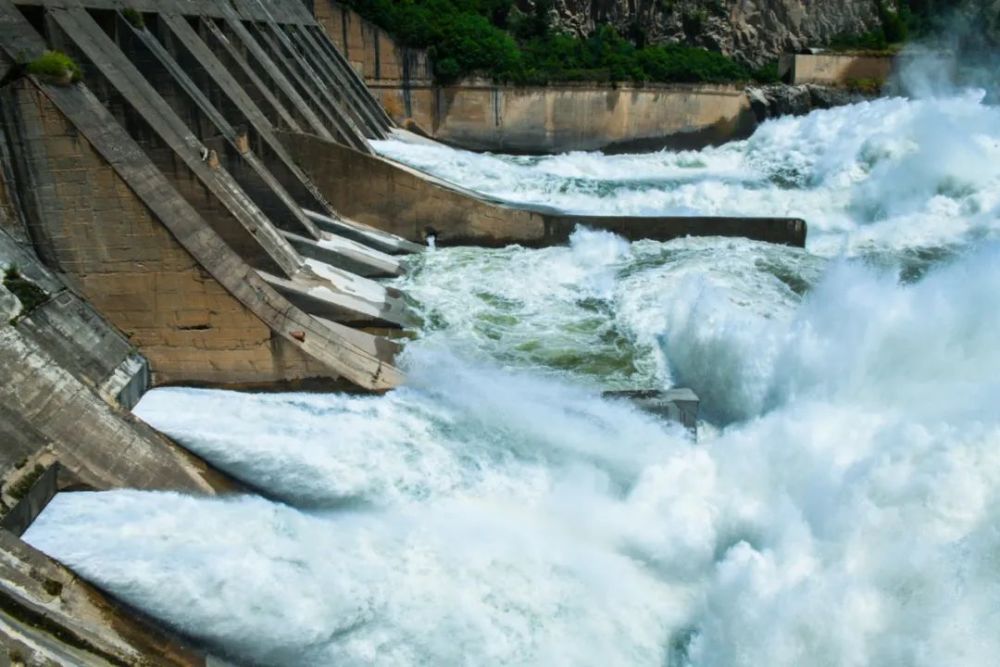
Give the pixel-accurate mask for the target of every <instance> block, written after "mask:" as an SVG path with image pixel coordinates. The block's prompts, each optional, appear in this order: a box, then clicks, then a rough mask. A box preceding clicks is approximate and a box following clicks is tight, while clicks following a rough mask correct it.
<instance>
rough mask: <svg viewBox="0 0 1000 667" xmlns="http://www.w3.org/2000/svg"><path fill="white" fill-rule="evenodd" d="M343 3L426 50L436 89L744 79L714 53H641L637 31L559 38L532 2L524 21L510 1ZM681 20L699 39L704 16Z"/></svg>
mask: <svg viewBox="0 0 1000 667" xmlns="http://www.w3.org/2000/svg"><path fill="white" fill-rule="evenodd" d="M347 1H348V4H349V5H351V6H352V7H354V8H355V9H356V10H357V11H358V12H359V13H361V14H362V15H363V16H365V17H367V18H368V19H369V20H371V21H373V22H375V23H376V24H378V25H380V26H381V27H383V28H385V29H386V30H388V31H389V32H392V33H393V34H394V35H395V36H396V38H397V39H398V40H399V41H400V42H402V43H403V44H406V45H408V46H413V47H419V48H427V49H429V52H430V55H431V57H432V59H433V60H434V63H435V65H434V75H435V78H436V79H437V80H438V82H440V83H451V82H453V81H456V80H458V79H460V78H461V77H463V76H468V75H469V74H472V73H475V72H482V73H484V74H487V75H489V76H491V77H493V78H494V79H495V80H498V81H507V82H511V83H515V84H545V83H549V82H554V81H607V82H612V83H614V82H620V81H635V82H644V81H655V82H691V83H695V82H699V81H706V82H723V81H746V80H749V79H750V78H751V76H750V73H749V72H748V71H747V70H746V69H745V68H744V67H742V66H741V65H739V64H737V63H736V62H734V61H732V60H730V59H729V58H726V57H725V56H723V55H722V54H720V53H715V52H711V51H707V50H705V49H700V48H691V47H685V46H679V45H666V46H659V45H654V46H645V35H644V34H643V33H642V30H641V26H638V25H637V26H633V29H632V30H630V37H631V39H626V38H625V37H623V36H622V35H620V34H619V33H618V32H617V31H616V30H615V29H614V28H612V27H611V26H608V25H603V26H601V27H599V28H598V29H597V30H595V31H594V33H593V34H591V35H589V36H588V37H585V38H580V37H576V36H569V35H564V34H560V33H558V32H556V31H554V30H553V29H552V27H551V25H550V22H549V19H550V16H551V10H552V7H553V6H554V2H553V0H536V2H535V3H534V5H533V6H532V10H531V11H529V12H527V13H525V12H522V11H520V10H518V9H517V8H516V7H515V6H514V4H513V1H512V0H396V1H393V0H347ZM661 4H664V3H661ZM666 4H670V3H669V2H666ZM717 4H718V5H719V7H721V6H722V5H721V3H717ZM713 6H714V5H713ZM687 18H688V19H690V20H689V21H688V23H689V24H690V23H691V21H695V22H697V26H694V25H687V27H686V29H687V28H690V29H691V30H690V31H689V32H690V33H692V34H694V33H697V32H701V29H702V27H703V23H704V21H706V20H707V13H706V11H704V10H699V11H697V12H694V13H692V14H691V16H689V17H687ZM504 28H506V29H507V30H504ZM637 43H638V46H637Z"/></svg>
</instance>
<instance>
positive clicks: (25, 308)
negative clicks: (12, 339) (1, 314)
mask: <svg viewBox="0 0 1000 667" xmlns="http://www.w3.org/2000/svg"><path fill="white" fill-rule="evenodd" d="M3 286H4V287H6V288H7V290H8V291H9V292H10V293H11V294H13V295H14V296H16V297H17V299H18V301H20V302H21V312H20V313H19V314H18V315H17V317H15V318H14V319H12V320H11V324H16V322H17V320H19V319H20V318H22V317H24V316H25V315H27V314H28V313H30V312H31V311H33V310H34V309H35V308H37V307H38V306H40V305H42V304H43V303H45V302H46V301H47V300H48V298H49V295H48V294H46V293H45V290H43V289H42V288H41V287H39V286H38V285H36V284H35V283H33V282H31V281H30V280H28V279H27V278H25V277H24V276H22V275H21V273H20V271H18V270H17V267H15V266H12V267H10V268H8V269H7V270H6V271H4V274H3Z"/></svg>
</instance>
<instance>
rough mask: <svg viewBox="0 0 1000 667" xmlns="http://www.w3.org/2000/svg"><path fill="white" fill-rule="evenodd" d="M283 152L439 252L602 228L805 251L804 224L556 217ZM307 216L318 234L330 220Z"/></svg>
mask: <svg viewBox="0 0 1000 667" xmlns="http://www.w3.org/2000/svg"><path fill="white" fill-rule="evenodd" d="M280 136H281V138H282V140H283V141H284V142H285V145H286V146H287V147H288V149H289V152H290V153H292V155H293V156H294V157H295V159H296V160H297V161H298V162H299V165H300V166H301V167H302V168H303V169H304V170H305V171H306V173H308V174H309V175H310V176H311V178H312V180H313V182H315V183H316V185H317V186H318V187H319V188H320V190H321V191H322V192H323V194H324V195H325V196H326V197H327V199H329V200H330V202H331V203H332V204H333V206H334V208H336V209H337V210H338V211H339V212H340V213H341V214H343V215H344V216H345V217H346V218H350V219H353V220H357V221H358V222H360V223H363V224H365V225H370V226H371V227H375V228H378V229H380V230H384V231H386V232H390V233H392V234H395V235H397V236H400V237H403V238H406V239H409V240H410V241H416V242H424V241H426V239H427V237H428V236H430V235H433V236H434V237H435V238H436V242H437V243H438V245H442V246H446V245H479V246H504V245H509V244H512V243H517V244H521V245H527V246H546V245H553V244H559V243H564V242H565V241H566V239H567V238H568V237H569V235H570V234H571V233H572V232H573V229H575V228H576V227H577V226H578V225H582V226H585V227H590V228H593V229H607V230H609V231H613V232H615V233H616V234H620V235H621V236H623V237H625V238H627V239H629V240H639V239H655V240H659V241H667V240H670V239H674V238H679V237H684V236H740V237H745V238H749V239H754V240H758V241H766V242H770V243H780V244H785V245H792V246H799V247H802V246H804V245H805V240H806V231H807V230H806V223H805V221H803V220H800V219H797V218H736V217H615V216H585V215H574V214H566V213H561V212H559V211H557V210H555V209H551V208H543V207H531V206H518V205H513V204H507V203H502V202H498V201H495V200H490V199H487V198H485V197H482V196H480V195H478V194H476V193H473V192H471V191H469V190H465V189H462V188H458V187H455V186H453V185H451V184H449V183H445V182H444V181H441V180H440V179H437V178H434V177H433V176H430V175H427V174H424V173H422V172H419V171H417V170H415V169H412V168H410V167H407V166H404V165H400V164H398V163H396V162H393V161H391V160H387V159H385V158H382V157H378V156H374V155H367V154H363V153H359V152H357V151H353V150H351V149H350V148H347V147H345V146H341V145H339V144H335V143H332V142H328V141H325V140H323V139H321V138H320V137H316V136H312V135H306V134H299V133H291V132H283V133H281V135H280ZM309 215H310V217H311V218H312V219H313V220H314V221H315V222H316V224H317V225H318V226H320V227H321V228H327V229H330V230H331V231H334V230H339V229H340V228H341V227H342V226H343V224H344V223H340V224H339V226H338V225H337V224H335V223H336V221H332V220H328V221H327V222H324V221H322V220H321V219H320V218H319V217H317V216H316V215H315V214H309Z"/></svg>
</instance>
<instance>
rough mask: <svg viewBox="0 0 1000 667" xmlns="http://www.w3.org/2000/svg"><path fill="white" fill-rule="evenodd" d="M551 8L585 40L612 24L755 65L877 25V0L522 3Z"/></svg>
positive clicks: (575, 0)
mask: <svg viewBox="0 0 1000 667" xmlns="http://www.w3.org/2000/svg"><path fill="white" fill-rule="evenodd" d="M538 2H551V5H552V10H551V13H552V20H553V22H554V24H555V25H557V26H558V27H560V28H562V29H563V30H566V31H569V32H573V33H576V34H579V35H581V36H582V35H587V34H589V33H591V32H592V31H593V30H594V28H595V26H599V25H602V24H608V23H609V24H612V25H614V26H615V27H617V28H618V29H619V30H620V31H621V32H622V34H625V35H629V36H630V37H632V38H633V39H637V40H639V41H643V40H645V41H648V42H654V43H659V42H682V43H686V44H690V45H693V46H703V47H705V48H708V49H712V50H716V51H721V52H723V53H725V54H726V55H729V56H732V57H735V58H737V59H739V60H742V61H744V62H747V63H752V64H754V65H763V64H765V63H767V62H768V61H771V60H773V59H774V58H776V57H777V56H779V55H780V54H781V53H784V52H787V51H789V50H798V49H800V48H802V47H805V46H809V45H815V44H819V43H823V42H826V41H828V40H829V39H830V38H832V37H834V36H835V35H839V34H861V33H865V32H868V31H870V30H873V29H875V28H877V27H879V25H880V22H879V16H878V3H877V0H518V5H519V8H520V9H521V10H522V11H525V12H531V11H533V10H534V8H535V5H536V3H538Z"/></svg>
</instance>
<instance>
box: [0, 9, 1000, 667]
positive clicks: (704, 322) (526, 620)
mask: <svg viewBox="0 0 1000 667" xmlns="http://www.w3.org/2000/svg"><path fill="white" fill-rule="evenodd" d="M344 11H345V10H344V8H343V7H342V6H341V5H339V4H337V3H334V2H331V1H330V0H315V2H310V3H303V2H300V0H270V1H265V0H235V1H229V0H218V1H215V0H198V1H197V2H190V1H188V0H166V1H156V2H153V1H152V0H148V1H147V0H133V1H130V2H128V3H120V2H111V1H110V0H109V1H105V0H26V1H24V2H21V1H20V0H14V1H11V0H0V120H2V133H0V165H2V171H0V176H2V178H0V269H2V273H3V280H2V288H0V315H2V318H0V378H2V385H0V399H2V400H0V436H2V437H0V556H2V557H0V658H3V659H5V660H6V661H7V662H9V663H10V664H16V665H36V664H37V665H43V664H44V665H49V664H56V665H147V664H148V665H244V664H245V665H342V664H343V665H369V664H388V665H452V664H456V665H458V664H473V665H480V664H502V665H550V664H565V665H633V664H635V665H646V664H648V665H671V666H672V667H673V666H688V665H690V666H707V665H747V666H749V665H760V664H773V665H789V666H791V665H802V664H831V665H868V664H871V665H875V664H913V665H925V664H926V665H932V664H933V665H940V664H954V663H959V664H963V665H988V664H992V662H991V661H992V660H994V656H995V655H996V652H997V649H1000V645H998V644H1000V637H997V636H996V635H995V633H994V632H993V631H992V629H991V628H992V625H991V624H990V623H989V622H988V621H989V619H990V618H992V615H993V614H994V613H995V609H996V604H997V602H998V600H1000V588H998V586H997V581H998V579H997V574H998V570H997V562H996V558H995V553H996V552H997V549H998V547H1000V544H998V541H997V535H996V531H995V529H994V526H995V524H996V519H997V507H998V506H1000V504H998V503H997V502H996V501H997V499H998V493H1000V461H998V460H997V456H998V454H997V452H1000V448H998V445H1000V440H998V433H1000V424H998V423H997V416H996V414H995V409H994V404H995V394H996V391H995V388H996V379H995V378H996V377H997V375H998V371H1000V355H998V354H997V346H996V343H995V331H996V330H997V328H998V327H997V325H998V324H1000V322H996V321H995V320H996V319H997V317H998V315H997V314H998V313H1000V308H997V307H996V306H998V305H1000V304H997V294H998V293H1000V290H998V287H1000V269H998V267H1000V262H998V260H1000V246H998V245H997V243H996V238H997V234H998V231H1000V167H998V165H1000V159H998V158H1000V148H998V147H1000V110H998V109H997V107H996V106H995V105H993V104H992V103H991V102H990V101H989V98H988V96H987V95H986V94H985V93H984V90H983V88H981V87H977V86H976V85H975V84H976V82H975V81H973V82H972V83H969V82H968V81H966V82H965V83H964V84H963V85H961V86H959V85H954V86H950V85H949V86H944V85H943V86H942V87H941V88H938V89H935V90H933V91H930V92H926V93H925V94H923V95H920V94H916V93H913V94H909V95H907V96H905V97H904V96H899V97H884V98H878V99H866V100H859V101H854V103H851V104H845V105H843V106H839V107H837V108H832V109H823V110H815V111H812V112H811V113H808V114H806V115H799V116H784V117H778V118H770V119H767V120H764V119H758V120H756V121H754V123H753V127H748V128H747V129H748V131H747V132H745V133H743V134H745V136H742V137H728V139H731V140H727V141H724V142H716V141H706V142H703V145H700V146H699V147H698V148H691V149H687V150H680V149H665V150H650V151H647V152H637V149H636V150H625V151H624V152H623V151H620V150H618V149H614V150H609V151H607V152H593V151H589V150H568V149H567V150H568V152H567V151H566V150H564V151H563V152H559V150H560V149H561V144H560V145H557V144H555V143H553V144H551V145H541V144H539V147H540V150H538V151H537V154H524V151H521V150H520V149H519V148H520V147H513V148H511V149H510V150H509V151H495V152H474V151H471V150H468V149H469V148H474V149H480V148H483V147H484V146H483V145H472V144H470V145H468V146H466V147H464V148H463V147H461V143H462V142H461V140H460V139H461V133H460V132H458V131H457V130H456V129H455V128H460V127H461V124H460V123H459V122H458V120H459V119H460V118H461V113H460V109H461V106H460V104H458V103H457V102H456V104H455V105H453V106H451V107H447V109H446V108H445V107H439V108H437V111H435V113H436V114H438V116H439V120H438V121H436V123H437V131H438V134H439V136H435V132H434V131H422V130H425V129H426V127H425V128H421V127H419V126H420V123H416V124H415V125H410V126H409V127H410V129H412V130H421V131H413V132H411V131H408V130H407V128H406V127H404V125H407V124H406V123H404V122H403V119H402V118H401V117H400V116H399V113H398V112H399V110H400V109H401V108H404V106H405V105H403V106H401V105H399V104H396V103H395V102H394V101H393V100H394V97H393V96H394V95H397V94H402V93H400V92H399V91H398V90H397V88H394V87H392V86H394V85H395V83H391V82H390V83H387V82H386V80H381V81H375V82H373V81H371V77H369V76H366V73H365V71H364V68H363V67H361V66H359V63H358V62H357V61H356V60H355V58H357V57H358V55H357V54H358V52H357V50H355V49H354V48H353V46H351V45H352V44H354V43H355V42H352V41H351V39H349V38H350V34H348V32H347V31H346V30H345V29H344V26H345V23H344V21H345V19H344V18H343V17H344V16H345V15H346V14H344ZM336 12H340V13H336ZM331 16H337V17H339V19H338V20H339V23H334V22H331V20H330V17H331ZM332 27H334V28H336V27H339V28H340V29H339V30H334V29H332ZM365 29H366V30H368V28H365ZM382 43H383V44H384V43H385V42H382ZM345 45H346V46H345ZM379 48H384V49H385V50H381V51H374V53H375V54H377V55H373V56H372V60H371V61H370V62H371V63H374V62H376V61H375V60H374V59H375V58H378V61H377V62H378V66H379V70H380V72H384V71H385V69H383V68H385V67H386V63H387V62H388V61H387V60H386V59H387V58H388V56H387V55H386V54H388V53H389V46H385V47H379ZM365 53H368V52H365ZM365 57H366V58H367V57H368V56H367V55H366V56H365ZM819 57H820V56H816V58H819ZM797 58H798V61H797V65H796V67H797V69H798V70H799V71H800V72H816V71H823V72H829V71H832V70H831V69H830V67H832V66H820V65H814V64H813V61H812V60H810V58H811V56H810V57H806V56H802V55H800V56H797ZM837 58H839V60H835V59H833V58H832V57H831V59H830V61H831V62H835V63H836V65H837V67H841V66H842V63H841V61H842V60H845V58H847V57H845V56H837ZM847 59H848V60H849V58H847ZM910 60H911V61H912V62H910V61H907V62H908V64H907V67H910V66H913V67H920V63H919V62H918V59H916V58H913V59H910ZM367 62H368V61H365V62H364V63H360V65H365V64H366V63H367ZM852 62H853V61H852ZM883 65H884V63H882V62H878V63H876V64H874V65H872V66H873V67H876V66H877V67H883ZM851 66H853V65H852V64H851V63H850V62H848V63H847V64H843V67H844V68H847V69H849V68H850V67H851ZM866 66H867V65H866ZM823 67H826V69H823ZM810 68H812V69H810ZM880 71H881V70H880ZM911 74H913V73H911ZM914 76H915V74H914ZM379 78H381V77H379ZM380 86H381V87H380ZM496 88H497V89H499V85H498V86H496ZM477 90H478V89H476V88H471V87H470V88H469V89H467V90H466V89H462V90H457V89H456V91H453V92H454V95H455V97H454V98H453V99H452V101H454V100H458V99H459V98H460V97H461V95H467V96H468V97H467V98H466V100H470V99H474V96H475V95H478V94H479V93H478V92H476V91H477ZM651 90H652V89H651ZM656 90H659V92H656V93H653V92H651V91H642V94H643V95H645V94H646V93H650V95H653V94H656V95H667V93H665V92H663V91H664V90H667V88H663V89H656ZM669 90H670V91H673V92H671V93H670V95H673V94H675V93H676V91H677V90H679V89H677V88H674V87H670V88H669ZM410 92H411V93H413V94H414V95H418V94H420V93H419V91H417V90H416V89H414V90H411V91H410ZM501 92H502V94H503V95H509V96H514V95H516V94H522V93H523V94H524V95H525V96H531V95H542V96H543V97H544V96H548V95H556V96H560V95H564V94H566V95H568V96H569V97H567V99H579V100H580V102H579V103H580V105H581V108H589V106H592V105H593V99H594V97H593V96H594V95H605V94H606V92H607V91H603V92H600V91H599V92H597V93H595V92H594V91H591V92H589V93H587V95H580V96H577V97H574V96H573V95H570V94H569V93H565V91H562V90H561V89H559V90H556V91H543V92H538V91H520V92H517V93H515V92H511V91H509V90H507V89H504V90H503V91H501ZM633 92H634V91H633ZM435 94H438V93H435ZM441 94H444V93H441ZM448 94H451V93H448ZM489 94H490V95H494V92H490V93H489ZM628 94H632V93H631V92H628ZM700 94H701V93H700ZM704 94H705V95H707V94H708V93H704ZM615 95H618V93H615ZM636 95H638V93H636ZM725 95H726V96H727V97H726V99H727V100H730V98H732V100H736V101H735V102H732V101H730V102H726V104H735V105H736V106H737V107H738V108H739V109H742V110H743V111H746V110H747V109H749V107H750V105H751V104H752V95H751V94H750V93H746V92H744V91H742V90H736V89H732V90H731V89H730V88H727V89H726V91H725ZM494 96H495V95H494ZM613 96H614V95H610V94H609V97H613ZM668 97H669V96H668ZM512 99H513V97H511V98H509V99H508V102H509V103H510V104H512V105H515V104H516V103H515V102H514V101H512ZM602 99H603V98H602ZM616 99H617V98H616ZM664 99H666V98H664ZM464 103H465V102H463V104H464ZM468 103H469V104H471V105H472V106H475V104H473V103H472V102H468ZM505 103H506V102H505ZM661 103H664V102H663V101H662V100H661V101H660V102H655V103H654V102H650V101H649V100H646V98H645V97H644V98H643V101H642V102H641V104H642V105H650V107H649V108H654V107H655V106H656V104H661ZM409 104H410V105H411V110H413V109H414V108H417V107H418V106H419V104H420V102H419V101H418V100H417V98H416V97H414V98H413V99H411V100H410V102H409ZM476 104H478V103H476ZM622 104H624V103H622ZM636 104H637V105H639V104H640V103H639V102H636ZM414 105H416V106H414ZM466 108H468V107H466ZM515 108H516V106H512V107H511V109H515ZM638 108H639V107H638V106H636V107H627V109H628V110H627V111H626V107H623V106H614V105H612V104H610V103H609V104H608V106H607V109H608V114H609V117H613V116H615V115H616V114H623V113H624V114H626V116H628V114H633V115H636V114H638V113H639V112H638V111H637V109H638ZM720 108H722V109H723V111H722V112H720V113H723V112H724V113H729V111H727V110H728V109H731V108H733V107H729V106H725V107H720ZM504 109H506V108H502V109H501V112H502V114H503V115H504V118H505V119H508V120H510V122H511V123H514V121H515V120H517V116H516V113H515V112H514V111H510V110H504ZM446 112H447V113H446ZM651 113H653V112H651ZM655 113H659V114H663V115H664V118H665V117H666V116H669V115H670V114H671V113H673V112H672V111H671V110H669V109H666V110H664V109H659V110H656V111H655ZM734 113H735V112H734ZM739 113H742V111H741V112H739ZM448 114H451V115H450V119H451V120H448V119H447V118H445V116H448ZM404 115H405V114H404ZM412 115H416V114H412ZM571 115H572V114H571ZM694 116H697V114H694V115H691V114H689V115H688V116H686V117H685V119H682V120H681V121H678V123H679V124H678V125H676V126H675V125H671V124H670V122H669V121H668V120H657V121H656V122H655V123H651V124H650V125H648V126H644V127H653V126H655V127H658V128H659V129H660V130H661V131H665V130H664V128H675V127H679V128H681V129H682V130H683V131H684V132H688V131H689V130H690V129H691V126H690V124H691V123H693V122H695V120H697V119H694ZM560 118H562V119H563V120H559V119H560ZM546 119H547V120H546V122H547V123H551V122H555V123H556V125H557V126H559V127H564V122H568V121H565V117H563V116H560V115H559V114H556V115H553V116H550V117H546ZM554 119H555V120H554ZM692 119H694V120H692ZM522 120H523V118H522ZM703 120H704V121H705V122H704V126H705V127H707V128H713V127H714V128H715V129H716V130H718V129H720V128H722V125H718V124H717V122H716V117H715V116H714V115H712V114H709V115H708V116H706V117H705V118H704V119H703ZM505 122H506V121H505ZM699 122H700V121H699ZM449 123H451V125H449ZM723 125H725V124H723ZM429 127H433V125H431V126H429ZM470 127H471V126H470V125H465V128H466V130H469V128H470ZM505 127H522V126H516V125H511V126H505ZM608 127H610V126H608ZM605 130H607V128H605V129H604V130H601V132H605ZM469 131H470V132H471V130H469ZM642 131H643V132H645V130H642ZM713 131H714V130H713ZM581 132H582V131H581ZM590 132H591V130H587V131H586V132H582V134H580V136H583V135H584V134H587V135H588V136H591V134H588V133H590ZM607 132H608V133H607V135H606V136H605V135H601V136H605V138H607V137H608V136H611V133H610V130H608V131H607ZM570 134H572V133H569V134H567V135H557V134H551V133H550V135H548V136H551V137H557V136H558V137H559V141H562V140H563V138H565V137H566V136H570ZM465 136H466V138H468V137H469V136H471V134H467V135H465ZM477 136H478V135H477ZM492 136H493V137H494V139H495V140H496V141H501V139H502V137H501V134H494V135H492ZM503 136H506V135H503ZM522 136H523V137H527V139H525V141H529V142H536V143H537V140H538V136H539V135H534V134H531V133H530V132H529V133H526V134H524V135H522ZM593 136H596V135H593ZM646 138H647V139H648V138H649V137H646ZM436 139H442V140H443V141H446V142H447V143H442V142H439V141H437V140H436ZM492 140H493V139H491V141H492ZM502 140H503V141H506V139H502ZM470 141H471V140H470ZM553 141H555V140H554V139H553ZM601 143H602V146H603V147H606V146H605V144H610V143H613V142H601ZM716 144H717V145H716ZM593 147H596V144H595V145H594V146H589V145H588V146H584V147H583V148H585V149H589V148H593ZM807 225H808V230H807ZM807 231H808V234H807ZM831 618H835V619H837V622H836V623H831V622H830V619H831ZM0 661H2V660H0Z"/></svg>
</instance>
